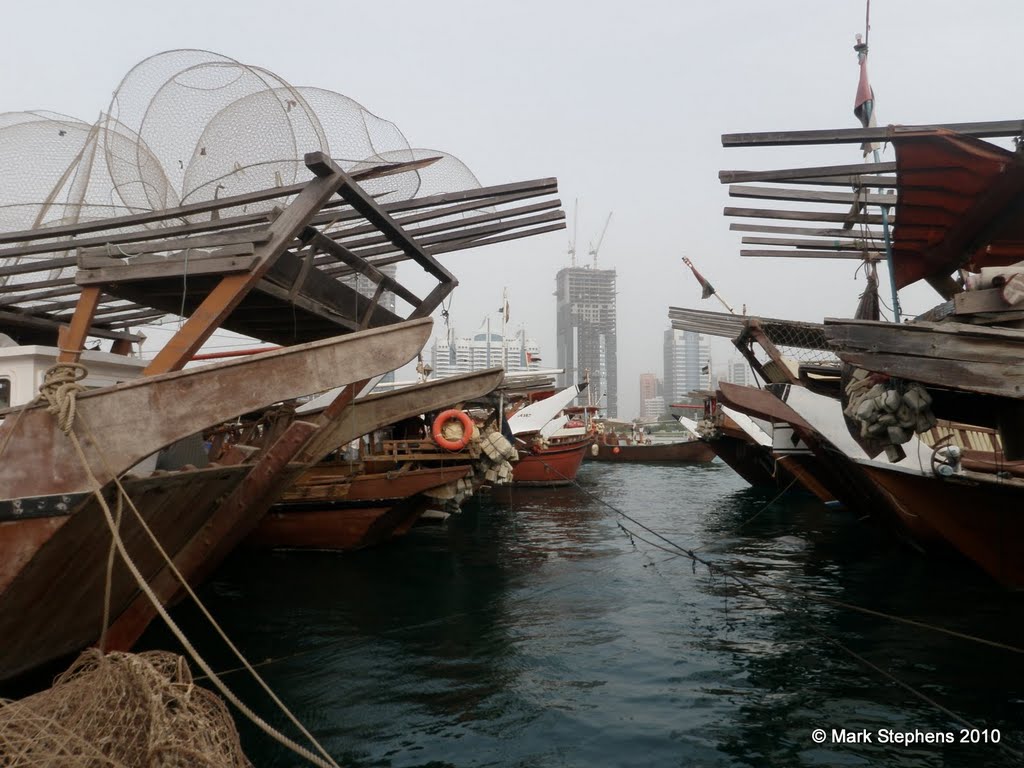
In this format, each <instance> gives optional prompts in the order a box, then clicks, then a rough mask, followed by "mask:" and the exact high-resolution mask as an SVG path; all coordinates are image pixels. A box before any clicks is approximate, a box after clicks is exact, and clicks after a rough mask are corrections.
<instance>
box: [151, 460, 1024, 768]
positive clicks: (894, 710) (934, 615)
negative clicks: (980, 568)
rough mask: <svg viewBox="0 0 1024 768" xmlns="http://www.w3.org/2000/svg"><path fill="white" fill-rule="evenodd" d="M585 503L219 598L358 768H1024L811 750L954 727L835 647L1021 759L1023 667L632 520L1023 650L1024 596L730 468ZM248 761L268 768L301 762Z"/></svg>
mask: <svg viewBox="0 0 1024 768" xmlns="http://www.w3.org/2000/svg"><path fill="white" fill-rule="evenodd" d="M580 484H581V488H574V487H565V488H558V489H546V490H543V489H514V490H513V491H512V493H511V494H508V495H505V496H497V495H496V496H494V497H492V498H486V499H483V500H481V501H480V502H479V503H478V504H475V505H471V506H470V507H469V508H467V510H466V511H465V512H464V513H463V514H462V515H461V516H458V517H457V518H453V519H452V520H451V521H450V523H449V525H448V526H447V527H444V528H432V529H419V530H416V531H414V532H413V533H412V534H411V535H410V536H409V537H407V538H406V539H404V540H402V541H400V542H397V543H396V544H395V545H394V546H390V547H384V548H381V549H377V550H373V551H370V552H364V553H355V554H350V555H344V556H337V555H330V554H323V553H321V554H315V553H294V554H275V555H270V556H262V555H261V556H258V557H256V556H247V557H240V558H236V559H235V560H234V561H232V562H231V563H230V564H229V566H228V567H227V568H226V569H224V570H223V571H222V572H221V574H219V576H218V578H217V580H216V581H215V582H214V583H213V584H212V585H210V586H209V587H208V588H207V589H206V590H205V592H204V596H205V597H206V599H207V601H208V602H209V603H210V605H211V607H212V609H213V610H214V611H215V613H216V615H217V616H218V617H219V618H220V619H221V620H222V621H223V623H224V624H225V625H226V626H227V627H228V629H229V631H230V632H231V634H232V635H233V636H234V637H236V638H237V639H238V640H239V641H240V644H242V645H243V647H244V648H245V650H246V652H247V654H248V655H249V656H250V658H253V659H255V660H259V659H264V658H267V657H272V658H274V659H277V661H275V662H274V663H271V664H269V665H267V666H265V667H264V668H263V669H264V671H265V673H266V675H267V677H268V680H269V681H270V683H271V684H272V685H273V686H274V688H275V689H276V690H277V691H279V692H280V693H281V694H282V696H283V697H284V698H285V700H286V701H288V703H289V704H290V705H292V706H293V707H294V708H295V709H296V710H297V712H298V713H299V714H300V716H301V717H303V719H304V720H305V721H306V722H307V723H309V724H310V725H311V726H312V727H313V728H314V730H315V731H316V733H317V735H318V736H319V737H321V738H323V739H324V740H325V742H326V743H327V745H328V747H329V748H330V749H331V750H332V752H333V753H334V754H335V755H336V756H338V757H339V758H340V759H341V760H343V761H344V762H346V763H348V764H352V765H358V766H370V765H393V766H413V765H458V766H483V765H503V766H504V765H524V766H525V765H579V766H583V765H587V766H591V765H614V766H620V765H643V766H648V767H649V766H661V765H666V766H668V765H672V766H675V765H704V766H732V765H737V766H743V765H750V766H755V765H756V766H762V765H771V766H803V765H807V766H818V765H878V766H882V765H905V766H911V765H915V766H916V765H936V766H937V765H950V766H955V765H977V764H982V763H983V764H985V765H996V766H1004V765H1012V764H1015V763H1014V762H1013V760H1012V758H1010V757H1008V756H1007V755H1005V754H1002V753H999V752H997V751H996V750H994V749H992V748H990V747H989V748H985V747H979V746H974V747H972V748H971V749H970V750H968V749H965V748H961V747H956V746H954V747H951V748H940V747H935V746H926V747H921V746H918V747H901V748H896V747H892V746H880V745H877V744H876V745H842V746H834V745H823V746H821V747H817V746H815V745H814V744H813V742H812V741H811V740H810V732H811V730H812V729H813V728H815V727H824V728H827V729H831V728H843V727H846V728H850V729H854V728H858V729H859V728H868V729H871V730H875V729H877V728H881V727H889V728H906V729H914V728H917V729H921V730H939V729H943V730H944V729H947V728H948V727H950V724H949V722H948V719H947V718H945V717H944V716H943V715H941V714H936V712H935V710H934V709H933V708H931V707H930V706H928V705H926V704H924V703H923V702H921V701H919V700H917V699H915V698H913V697H912V696H911V695H910V694H908V693H907V692H906V691H905V690H904V689H902V688H900V687H898V686H896V685H894V684H892V683H890V682H887V681H886V680H885V679H884V678H882V677H881V676H879V675H878V674H877V673H874V672H872V671H870V670H867V669H865V668H864V667H863V666H862V665H860V664H858V663H857V662H856V661H854V660H853V659H852V658H851V657H850V656H848V655H846V654H844V653H843V651H841V650H840V649H839V648H837V647H836V646H835V645H833V644H831V643H830V642H829V638H831V639H834V640H837V641H840V642H841V643H842V644H843V645H844V646H846V647H848V648H849V649H851V650H852V651H854V652H856V653H858V654H861V655H863V656H864V657H865V658H867V659H869V660H870V661H871V662H873V663H875V664H877V665H879V666H880V667H882V668H884V669H886V670H888V671H890V672H891V673H892V674H894V675H896V676H897V677H898V678H899V679H901V680H903V681H905V682H906V683H908V684H910V685H913V686H915V687H916V688H919V689H921V690H922V691H924V692H925V693H926V694H927V695H929V696H932V697H934V698H935V699H936V700H937V701H939V702H940V703H941V704H943V705H944V706H946V707H949V708H950V709H952V710H954V711H956V712H958V713H959V714H961V715H962V716H964V717H965V718H966V719H968V720H970V721H972V722H975V721H976V722H978V723H979V724H984V725H987V726H989V727H993V726H994V727H999V728H1001V729H1002V730H1003V733H1004V735H1005V736H1006V738H1007V739H1011V738H1012V739H1018V744H1019V734H1017V733H1016V732H1015V728H1016V725H1017V724H1018V723H1019V722H1021V720H1022V718H1021V714H1022V713H1021V709H1022V706H1024V682H1022V681H1024V675H1022V674H1021V673H1022V672H1024V666H1022V663H1021V656H1020V655H1017V654H1011V653H1006V652H1003V651H997V650H994V649H986V648H983V647H980V646H974V645H972V644H970V643H967V642H965V641H963V640H958V639H955V638H951V637H947V636H942V635H936V634H931V633H926V632H924V631H922V630H921V629H917V628H914V627H909V626H906V625H900V624H896V623H893V622H889V621H885V620H883V619H880V618H876V617H871V616H865V615H863V614H860V613H856V612H854V611H852V610H850V609H848V608H843V607H841V606H838V605H829V604H823V603H820V602H813V601H810V600H807V599H806V598H805V597H802V596H801V595H800V594H796V593H793V592H781V591H777V590H767V589H765V591H764V594H765V595H766V596H767V597H768V598H769V600H768V601H767V602H766V601H765V600H763V599H761V598H759V597H757V596H754V595H751V594H749V593H747V592H745V591H744V590H742V589H740V588H738V587H737V586H736V584H735V583H733V582H730V581H729V580H728V579H727V578H725V577H724V576H723V575H722V574H721V572H718V573H715V572H713V573H711V574H709V573H708V572H707V569H706V568H704V567H702V566H698V567H696V568H694V567H693V566H692V565H691V563H689V562H688V561H686V560H685V559H684V558H674V557H671V556H670V555H669V554H667V553H666V552H663V551H660V550H658V549H655V548H653V547H651V546H649V545H647V544H645V543H644V542H642V541H640V540H638V539H637V538H635V537H634V536H631V535H630V534H628V533H627V532H624V531H623V529H622V528H620V522H623V521H622V519H621V518H620V517H619V516H618V515H616V514H615V513H614V512H613V511H612V510H611V509H610V508H609V507H608V506H607V505H612V506H614V507H616V508H619V509H622V510H623V511H625V512H627V513H628V514H629V515H630V516H632V517H634V518H636V519H637V520H640V521H642V522H643V523H644V524H646V525H649V526H650V527H652V528H654V529H655V530H658V531H659V532H661V533H663V534H664V535H665V536H667V537H668V538H671V539H673V540H675V541H678V542H680V543H681V544H684V545H685V546H688V547H701V550H700V551H701V553H702V556H706V557H707V558H708V559H709V560H711V561H713V562H714V563H716V564H717V565H718V566H719V568H728V569H729V570H730V571H731V572H735V573H737V574H741V575H744V576H746V577H748V578H753V579H757V580H761V581H764V582H767V583H769V584H775V585H781V586H785V587H787V588H789V589H793V590H804V591H811V592H813V593H814V594H817V595H826V596H828V597H831V598H834V599H835V600H838V601H842V602H845V603H849V604H853V605H860V606H866V607H870V608H872V609H874V610H879V611H884V612H888V613H892V614H896V615H901V616H911V617H914V618H916V619H919V620H921V621H925V622H932V623H935V624H940V625H942V626H946V627H949V628H953V629H957V630H959V631H963V632H970V633H973V634H978V635H983V636H986V637H991V638H994V639H999V640H1002V641H1004V642H1008V643H1012V644H1015V645H1018V646H1022V645H1024V627H1022V625H1021V623H1020V622H1017V621H1014V620H1011V619H1010V618H1008V617H1015V616H1018V615H1019V614H1020V610H1021V608H1022V605H1021V598H1020V597H1018V596H1015V595H1009V594H1006V593H1004V592H1002V591H1000V590H999V589H997V588H996V587H994V586H993V585H992V584H991V583H990V582H988V581H987V580H986V579H985V577H983V576H981V575H979V574H977V573H976V572H975V571H974V570H973V569H972V568H970V567H969V566H967V565H965V564H963V563H959V562H955V561H953V562H950V561H929V560H925V559H923V558H921V557H920V556H918V555H916V554H914V553H911V552H909V551H907V550H906V549H904V548H902V547H900V546H899V545H898V544H893V543H892V542H891V540H889V539H888V538H885V537H884V536H882V535H880V534H879V533H878V532H876V531H873V530H871V529H869V528H867V527H866V526H865V525H863V523H862V522H860V521H857V520H855V519H854V518H852V517H851V516H850V515H849V514H847V513H845V512H842V511H837V510H830V509H826V508H825V507H823V506H822V505H821V504H819V503H818V502H817V501H816V500H814V499H812V498H810V497H803V496H799V495H797V496H789V497H787V498H785V499H784V500H783V501H781V502H779V503H776V504H773V505H771V506H769V507H767V508H766V507H765V505H766V503H767V502H769V501H770V500H771V499H772V498H773V496H774V494H773V493H758V492H755V491H752V490H751V489H747V488H744V487H743V484H742V482H741V481H739V480H738V479H737V478H736V476H735V475H734V474H733V473H732V472H731V470H729V469H728V468H726V467H724V466H721V465H717V464H712V465H707V466H695V467H640V466H630V465H598V464H589V465H585V466H584V468H583V470H582V471H581V474H580ZM596 499H600V500H601V501H598V500H596ZM625 526H626V528H627V529H631V528H632V529H633V530H634V531H635V526H631V525H630V524H629V523H628V522H627V523H625ZM179 615H180V616H182V617H183V618H184V619H185V620H186V622H188V623H189V624H190V625H191V624H194V620H193V619H194V617H192V615H191V614H190V613H189V612H187V611H185V612H180V613H179ZM161 639H162V638H161V637H160V636H159V633H151V642H153V643H154V644H160V642H159V641H160V640H161ZM204 648H205V650H206V651H207V653H208V654H209V655H211V656H212V657H214V659H215V662H216V663H217V664H219V665H221V666H231V663H230V662H229V661H228V659H227V658H226V657H224V656H222V655H220V654H219V653H218V652H217V651H216V650H215V646H214V645H213V644H212V643H207V644H206V645H205V646H204ZM240 690H241V692H242V693H243V694H244V695H246V696H247V697H249V698H251V699H253V700H255V699H256V696H255V692H254V691H252V690H251V686H247V685H242V686H240ZM263 711H269V709H268V708H265V707H264V708H263ZM245 743H246V746H247V748H248V749H249V753H250V755H252V756H253V758H254V760H255V762H256V763H257V764H259V765H275V764H277V765H292V764H294V760H292V759H291V758H290V757H288V756H286V755H285V754H283V753H281V752H280V751H279V750H278V749H277V748H276V747H274V746H273V745H269V744H267V743H266V741H265V740H263V739H262V737H257V736H256V735H254V734H253V733H252V732H251V731H249V730H246V732H245Z"/></svg>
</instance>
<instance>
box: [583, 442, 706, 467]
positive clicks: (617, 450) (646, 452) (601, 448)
mask: <svg viewBox="0 0 1024 768" xmlns="http://www.w3.org/2000/svg"><path fill="white" fill-rule="evenodd" d="M584 458H586V459H587V460H593V461H620V462H638V463H661V464H692V463H695V464H706V463H708V462H709V461H712V460H714V458H715V451H714V449H713V448H712V447H711V446H710V445H708V444H707V443H705V442H704V441H703V440H691V441H688V442H685V443H662V444H660V445H659V444H654V445H604V444H601V443H598V444H597V453H596V454H595V453H594V451H593V449H591V451H590V452H589V453H588V454H586V456H585V457H584Z"/></svg>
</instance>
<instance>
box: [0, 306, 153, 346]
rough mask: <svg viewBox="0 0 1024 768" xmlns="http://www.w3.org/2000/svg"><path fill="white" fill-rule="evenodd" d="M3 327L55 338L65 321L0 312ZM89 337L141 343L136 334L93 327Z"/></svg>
mask: <svg viewBox="0 0 1024 768" xmlns="http://www.w3.org/2000/svg"><path fill="white" fill-rule="evenodd" d="M3 325H11V326H16V327H18V326H20V327H24V328H35V329H38V330H40V331H50V332H52V333H53V335H54V337H55V338H56V337H57V335H58V332H59V330H60V329H61V328H65V327H67V321H65V320H56V319H53V318H49V317H40V316H38V315H28V314H22V313H21V312H11V311H4V310H0V326H3ZM90 336H91V337H93V338H96V339H114V340H115V341H130V342H139V341H142V337H141V336H139V335H138V334H133V333H123V332H119V331H112V330H110V329H109V328H100V327H97V326H95V325H94V326H92V327H90V328H89V331H88V333H87V334H86V338H88V337H90Z"/></svg>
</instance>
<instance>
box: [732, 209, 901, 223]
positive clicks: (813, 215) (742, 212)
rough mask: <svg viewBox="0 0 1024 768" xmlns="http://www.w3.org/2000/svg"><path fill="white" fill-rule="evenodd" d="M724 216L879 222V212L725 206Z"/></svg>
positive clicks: (891, 219) (893, 217) (891, 221)
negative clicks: (786, 209) (854, 212)
mask: <svg viewBox="0 0 1024 768" xmlns="http://www.w3.org/2000/svg"><path fill="white" fill-rule="evenodd" d="M723 213H724V215H726V216H742V217H745V218H751V219H783V220H785V221H824V222H835V223H838V224H845V223H853V224H881V223H882V216H881V214H865V213H858V214H853V215H850V214H849V213H840V212H838V211H784V210H778V209H773V208H731V207H726V208H725V209H724V211H723ZM894 221H895V216H893V215H892V214H891V213H890V215H889V223H890V224H891V223H893V222H894Z"/></svg>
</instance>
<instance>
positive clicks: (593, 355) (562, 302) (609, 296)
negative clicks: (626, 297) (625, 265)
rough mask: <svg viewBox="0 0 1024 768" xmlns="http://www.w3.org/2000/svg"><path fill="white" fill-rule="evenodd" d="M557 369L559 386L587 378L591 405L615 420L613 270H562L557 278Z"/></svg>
mask: <svg viewBox="0 0 1024 768" xmlns="http://www.w3.org/2000/svg"><path fill="white" fill-rule="evenodd" d="M555 298H556V313H557V315H556V339H557V344H558V367H559V368H562V369H563V370H564V371H565V373H564V374H562V375H561V377H560V381H559V383H560V384H561V385H562V386H568V385H569V384H572V383H575V382H579V381H582V380H583V378H584V376H586V375H589V377H590V388H591V392H592V398H593V402H594V403H595V404H597V405H599V406H601V407H602V408H603V409H604V411H605V413H606V415H608V416H610V417H613V418H614V417H616V416H618V412H619V409H618V392H619V386H618V362H617V361H618V354H617V349H616V341H615V270H614V269H594V268H591V267H565V268H564V269H560V270H559V271H558V274H557V275H556V276H555Z"/></svg>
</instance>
